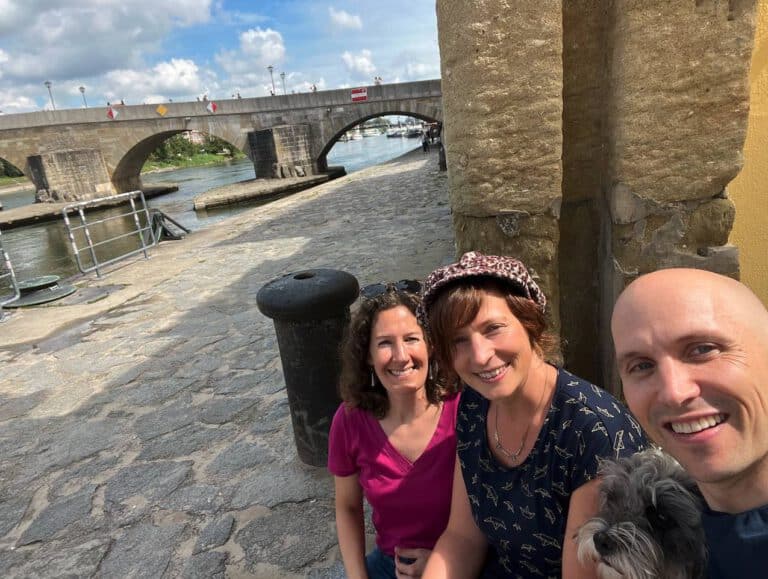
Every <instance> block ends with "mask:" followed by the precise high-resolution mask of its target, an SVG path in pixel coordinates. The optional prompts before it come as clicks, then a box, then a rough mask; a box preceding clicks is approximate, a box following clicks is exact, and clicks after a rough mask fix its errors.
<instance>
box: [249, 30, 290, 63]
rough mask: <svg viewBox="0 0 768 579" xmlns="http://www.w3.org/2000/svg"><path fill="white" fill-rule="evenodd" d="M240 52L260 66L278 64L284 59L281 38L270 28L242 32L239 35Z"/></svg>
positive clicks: (283, 46)
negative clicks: (253, 59)
mask: <svg viewBox="0 0 768 579" xmlns="http://www.w3.org/2000/svg"><path fill="white" fill-rule="evenodd" d="M240 50H241V51H242V52H243V54H244V55H246V56H248V57H252V58H255V59H256V61H257V62H258V64H261V65H262V66H267V65H269V64H272V65H274V64H276V63H280V62H282V61H283V58H284V57H285V45H284V44H283V37H282V36H281V34H280V33H279V32H277V31H275V30H272V29H271V28H267V29H266V30H262V29H261V28H252V29H250V30H246V31H245V32H243V33H242V34H241V35H240Z"/></svg>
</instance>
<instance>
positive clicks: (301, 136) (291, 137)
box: [248, 124, 318, 179]
mask: <svg viewBox="0 0 768 579" xmlns="http://www.w3.org/2000/svg"><path fill="white" fill-rule="evenodd" d="M248 145H249V146H250V148H251V153H252V154H251V158H252V159H254V162H253V165H254V168H255V170H256V177H257V178H259V179H282V178H286V177H304V176H306V175H316V174H317V173H318V171H317V166H316V165H315V162H314V160H313V159H312V154H311V134H310V126H309V125H305V124H302V125H280V126H276V127H272V128H269V129H264V130H261V131H254V132H252V133H249V134H248Z"/></svg>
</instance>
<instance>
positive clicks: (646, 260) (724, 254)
mask: <svg viewBox="0 0 768 579" xmlns="http://www.w3.org/2000/svg"><path fill="white" fill-rule="evenodd" d="M609 18H610V19H611V26H610V36H611V38H610V39H609V42H608V44H609V46H610V47H611V52H610V55H609V60H608V67H609V70H608V74H609V81H608V103H607V108H606V111H605V115H606V127H607V135H606V136H607V138H606V142H605V145H606V153H607V157H606V166H605V169H604V172H605V179H604V185H605V186H604V191H605V196H606V209H607V211H606V212H605V213H604V220H605V221H604V236H605V237H604V239H603V249H602V255H601V261H602V295H601V312H602V313H601V336H602V339H601V340H600V342H601V345H602V350H603V351H602V359H603V361H604V367H603V376H604V380H605V381H606V382H607V383H611V384H616V385H618V380H616V377H615V374H614V363H613V348H612V346H611V340H610V327H609V324H610V313H611V310H612V306H613V304H614V302H615V300H616V297H617V295H618V293H619V292H620V291H621V289H623V287H624V286H625V285H626V283H628V282H629V281H631V280H632V279H634V278H635V277H636V276H638V275H640V274H643V273H647V272H649V271H653V270H655V269H659V268H666V267H696V268H701V269H707V270H710V271H716V272H718V273H723V274H726V275H731V276H733V277H738V271H739V263H738V252H737V249H736V247H734V246H729V245H727V243H728V235H729V233H730V231H731V228H732V226H733V220H734V215H735V209H734V206H733V203H732V202H731V201H730V200H729V199H728V195H727V190H726V185H727V184H728V182H729V181H731V180H732V179H733V178H734V177H735V176H736V174H737V173H738V172H739V170H740V169H741V164H742V148H743V145H744V139H745V137H746V129H747V114H748V109H749V88H748V73H749V63H750V55H751V49H752V41H753V35H754V18H755V2H754V0H732V1H730V2H720V1H717V0H698V1H697V2H688V1H683V0H676V1H672V2H671V1H669V0H654V1H652V2H649V1H648V0H623V1H618V0H617V1H615V2H614V4H613V9H612V11H611V13H610V15H609ZM659 297H660V299H663V296H659Z"/></svg>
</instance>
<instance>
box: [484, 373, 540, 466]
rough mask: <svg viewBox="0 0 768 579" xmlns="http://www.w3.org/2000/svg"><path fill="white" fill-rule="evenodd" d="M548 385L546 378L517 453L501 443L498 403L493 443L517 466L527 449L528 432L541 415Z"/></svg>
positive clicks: (497, 404) (497, 405)
mask: <svg viewBox="0 0 768 579" xmlns="http://www.w3.org/2000/svg"><path fill="white" fill-rule="evenodd" d="M547 383H548V380H547V378H546V377H545V378H544V388H542V391H541V397H540V398H539V402H538V404H537V405H536V410H534V412H533V417H532V418H531V421H530V422H528V426H526V427H525V432H523V439H522V440H521V441H520V446H519V447H518V449H517V450H516V451H515V452H512V451H510V450H507V449H506V448H504V445H503V444H502V443H501V436H499V403H498V402H497V403H496V411H495V416H494V422H495V425H494V429H493V441H494V443H495V444H494V446H495V447H496V450H498V451H499V452H500V453H501V454H503V455H504V456H506V457H507V458H508V459H509V460H511V461H512V463H513V464H517V463H518V462H519V460H520V453H522V452H523V448H525V439H526V438H527V437H528V431H530V430H531V424H532V423H533V420H534V419H535V418H536V415H537V414H538V413H539V408H541V403H542V401H543V400H544V394H545V393H546V392H547V390H548V388H547Z"/></svg>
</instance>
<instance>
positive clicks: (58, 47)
mask: <svg viewBox="0 0 768 579" xmlns="http://www.w3.org/2000/svg"><path fill="white" fill-rule="evenodd" d="M210 9H211V0H175V1H174V2H172V3H168V4H166V5H162V6H160V5H158V3H157V1H156V0H132V1H131V2H125V1H124V0H78V1H77V2H60V1H56V0H0V36H2V38H3V49H4V50H5V51H6V52H7V54H8V55H9V57H10V58H9V61H8V63H7V65H5V66H4V67H3V68H4V75H5V76H6V78H7V79H10V80H11V81H13V82H17V83H24V82H29V81H39V79H40V78H44V77H50V78H54V79H56V78H58V79H61V78H67V77H81V78H86V77H91V76H94V75H98V74H102V73H104V72H106V71H108V70H110V69H115V68H133V67H137V66H141V65H142V61H143V58H144V55H145V54H148V53H153V52H156V51H157V50H158V49H159V48H160V46H161V44H162V42H163V41H164V39H165V38H166V37H167V35H168V34H169V33H170V32H171V30H173V29H174V28H178V27H184V26H191V25H198V24H202V23H205V22H207V21H208V20H209V18H210Z"/></svg>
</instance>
